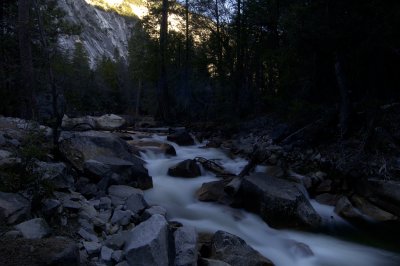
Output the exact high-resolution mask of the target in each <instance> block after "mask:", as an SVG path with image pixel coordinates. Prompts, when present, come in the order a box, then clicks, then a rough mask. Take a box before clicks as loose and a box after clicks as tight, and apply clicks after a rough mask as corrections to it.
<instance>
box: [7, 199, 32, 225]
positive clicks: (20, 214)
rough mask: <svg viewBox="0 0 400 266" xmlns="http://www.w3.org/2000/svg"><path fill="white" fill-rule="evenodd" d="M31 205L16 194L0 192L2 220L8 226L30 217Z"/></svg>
mask: <svg viewBox="0 0 400 266" xmlns="http://www.w3.org/2000/svg"><path fill="white" fill-rule="evenodd" d="M30 209H31V204H30V202H29V201H28V200H27V199H25V198H24V197H22V196H20V195H18V194H14V193H4V192H0V219H2V220H3V219H4V221H6V223H7V224H13V223H17V222H20V221H22V220H24V219H26V218H28V217H29V216H30Z"/></svg>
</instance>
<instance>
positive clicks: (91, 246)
mask: <svg viewBox="0 0 400 266" xmlns="http://www.w3.org/2000/svg"><path fill="white" fill-rule="evenodd" d="M83 247H84V248H85V250H86V252H87V253H88V254H89V255H93V254H97V253H99V252H100V248H101V244H100V243H98V242H86V241H84V242H83Z"/></svg>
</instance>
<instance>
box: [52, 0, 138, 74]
mask: <svg viewBox="0 0 400 266" xmlns="http://www.w3.org/2000/svg"><path fill="white" fill-rule="evenodd" d="M91 2H95V1H91V0H76V1H68V0H58V1H57V3H58V5H59V6H60V7H61V8H62V9H63V10H64V11H65V12H66V17H65V19H66V20H67V21H69V22H71V23H74V24H78V25H81V26H82V32H81V34H80V35H63V36H60V37H59V40H58V42H59V44H60V46H61V47H62V48H64V49H65V50H67V51H71V50H73V49H74V47H75V42H77V41H80V42H81V43H82V44H83V46H84V47H85V49H86V50H87V54H88V57H89V59H90V64H91V66H93V65H94V64H95V60H96V59H97V58H101V57H102V56H106V57H108V58H114V56H115V50H117V51H118V54H119V55H120V56H121V57H122V58H123V59H124V60H127V58H128V57H127V56H128V40H129V38H130V36H131V31H132V28H133V25H134V23H133V22H132V21H130V20H128V19H125V18H124V17H123V16H120V15H118V14H116V13H115V12H107V11H103V10H101V9H99V8H95V7H94V6H93V5H91V4H90V3H91ZM109 2H111V1H109ZM114 2H117V1H114Z"/></svg>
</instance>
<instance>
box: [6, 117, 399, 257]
mask: <svg viewBox="0 0 400 266" xmlns="http://www.w3.org/2000/svg"><path fill="white" fill-rule="evenodd" d="M0 124H1V125H2V128H1V132H2V134H1V135H2V136H3V137H4V142H2V148H1V149H2V151H4V152H2V156H3V157H2V158H1V171H2V190H3V192H1V194H0V196H1V200H0V214H1V217H2V220H1V223H2V225H1V229H2V230H1V233H2V242H1V243H2V245H9V247H13V245H14V244H15V245H18V246H14V251H15V252H12V253H11V252H8V251H7V250H9V249H5V248H4V249H1V250H2V254H1V256H0V257H1V258H2V259H3V260H4V263H8V262H11V264H9V265H61V264H59V263H60V261H67V262H68V263H69V264H66V265H78V264H80V265H196V264H197V263H198V264H200V265H202V264H204V265H213V264H212V263H217V262H216V261H220V262H218V263H220V264H221V263H222V262H225V263H228V265H257V263H260V265H271V264H274V265H321V263H322V264H324V265H346V263H349V264H348V265H354V264H356V263H357V264H358V263H361V264H364V265H396V264H395V263H396V262H397V261H398V256H397V255H396V254H394V253H391V252H387V251H383V250H379V249H375V248H370V247H366V246H361V245H357V244H352V243H349V242H345V241H341V240H338V239H335V238H332V237H330V236H326V235H320V234H314V233H306V232H301V231H295V230H293V229H290V230H288V229H285V230H277V229H273V228H271V227H269V226H268V225H267V223H265V222H264V221H263V220H262V219H261V218H260V217H259V216H257V215H255V214H252V213H248V212H247V211H244V210H242V209H236V208H231V207H229V206H224V205H221V204H215V203H212V202H200V201H198V200H197V199H196V191H197V190H198V189H199V188H200V187H201V186H202V184H203V183H208V182H215V181H219V180H220V178H217V177H216V176H215V174H214V173H212V172H210V171H207V170H205V169H201V171H200V176H198V177H194V178H182V177H172V176H169V175H167V173H168V169H169V168H170V167H174V166H175V165H176V164H179V163H180V162H182V161H184V160H192V159H195V158H196V157H199V156H201V157H203V158H205V159H208V160H211V159H213V160H216V162H217V163H218V164H219V165H221V166H222V167H223V168H224V169H226V171H229V172H231V173H233V174H237V173H239V172H240V171H241V169H243V168H244V167H245V166H246V164H247V160H244V159H241V158H240V157H234V158H231V157H230V156H228V155H227V154H226V153H225V152H224V151H222V150H221V149H215V148H206V149H205V148H203V146H204V145H205V144H206V143H195V144H194V145H192V144H193V143H192V142H190V143H186V141H187V135H186V138H184V141H183V142H184V143H186V144H190V145H189V146H181V145H178V144H176V143H175V142H171V141H168V140H167V136H166V135H163V136H160V135H155V134H152V133H145V132H134V131H129V132H128V131H125V132H121V131H120V132H107V131H92V130H89V131H83V132H76V131H75V132H72V131H70V132H63V133H62V134H61V138H60V151H61V153H62V155H63V157H61V158H57V157H54V155H53V154H51V152H50V150H49V149H47V148H46V145H47V143H48V142H49V138H50V137H51V134H50V132H49V129H48V128H46V127H38V126H37V125H36V126H35V127H34V126H33V124H31V122H28V121H23V120H18V119H12V118H1V123H0ZM38 129H42V130H41V133H40V137H39V136H36V135H35V134H36V133H35V132H38ZM42 138H43V139H42ZM169 139H170V140H174V141H176V142H178V141H177V140H176V139H174V138H171V136H170V137H169ZM181 144H182V142H181ZM40 145H42V146H40ZM34 147H36V148H38V147H39V148H40V149H36V150H35V149H33V148H34ZM28 148H29V149H28ZM173 150H174V151H175V152H172V151H173ZM28 151H29V152H28ZM174 154H175V156H174ZM138 155H140V156H138ZM36 157H37V158H36ZM140 157H141V158H140ZM195 165H197V166H198V167H200V166H201V164H199V163H197V162H195ZM16 169H24V170H25V171H24V172H23V173H24V174H29V175H30V178H28V179H23V177H24V176H23V175H20V172H18V171H17V172H16ZM257 169H258V170H259V171H263V170H267V168H265V167H258V168H257ZM32 173H36V174H34V175H32ZM10 180H12V181H19V182H20V183H21V184H20V185H19V186H16V185H17V184H13V186H10V183H11V182H9V181H10ZM3 181H8V183H7V182H3ZM290 182H292V181H290ZM290 184H292V183H290ZM14 185H15V186H14ZM296 187H298V186H297V185H296ZM300 192H301V190H300ZM302 195H303V197H302V199H303V200H304V198H305V200H308V198H307V197H306V196H307V194H306V193H305V192H304V191H302ZM311 202H312V201H311ZM311 205H312V208H313V209H315V211H316V212H317V213H318V215H319V216H321V219H322V221H325V220H326V219H325V218H326V217H327V215H326V214H328V215H333V216H334V217H335V219H337V221H338V223H342V220H340V218H339V217H338V216H336V215H335V214H333V212H332V208H326V207H321V206H320V208H318V207H315V206H317V205H315V204H314V203H312V204H311ZM282 207H284V206H282ZM3 218H4V219H3ZM329 218H330V217H329ZM328 220H331V219H328ZM330 224H332V223H330ZM26 228H29V229H30V230H27V229H26ZM198 233H201V234H200V236H198ZM244 241H245V242H244ZM10 243H14V244H10ZM55 243H58V244H55ZM227 243H233V244H232V245H230V246H229V245H228V246H227V245H226V244H227ZM19 247H21V248H19ZM53 247H57V248H54V249H53ZM332 247H334V248H332ZM49 250H50V251H54V252H48V251H49ZM198 252H199V253H198ZM339 253H340V254H344V255H343V256H341V257H340V258H339V257H338V256H337V254H339ZM235 254H241V255H240V256H237V255H235ZM246 254H247V255H249V254H253V255H252V257H254V258H256V259H257V261H256V262H254V261H251V260H246V261H243V260H239V259H240V258H243V257H246ZM22 258H23V259H24V260H23V259H22ZM27 258H29V261H30V262H29V263H30V264H27V263H28V259H27ZM2 263H3V261H2ZM12 263H14V264H12ZM254 263H256V264H254ZM6 265H7V264H6Z"/></svg>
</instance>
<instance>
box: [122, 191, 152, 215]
mask: <svg viewBox="0 0 400 266" xmlns="http://www.w3.org/2000/svg"><path fill="white" fill-rule="evenodd" d="M147 206H148V205H147V202H146V201H145V200H144V197H143V195H142V194H139V193H138V194H136V193H135V194H132V195H131V196H130V197H129V198H128V199H127V200H126V209H127V210H130V211H132V212H134V213H139V212H141V211H142V210H144V209H146V207H147Z"/></svg>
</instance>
